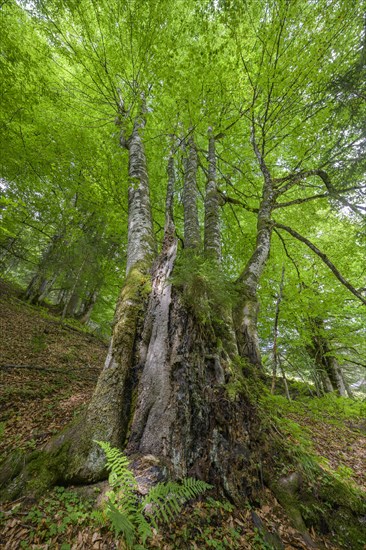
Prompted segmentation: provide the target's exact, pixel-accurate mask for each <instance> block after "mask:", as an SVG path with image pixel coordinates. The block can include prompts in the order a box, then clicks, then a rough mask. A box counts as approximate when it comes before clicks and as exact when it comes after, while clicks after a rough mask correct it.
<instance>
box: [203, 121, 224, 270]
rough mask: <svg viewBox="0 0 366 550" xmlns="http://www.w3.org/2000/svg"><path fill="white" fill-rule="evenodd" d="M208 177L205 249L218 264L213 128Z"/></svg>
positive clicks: (210, 132) (218, 244) (219, 244)
mask: <svg viewBox="0 0 366 550" xmlns="http://www.w3.org/2000/svg"><path fill="white" fill-rule="evenodd" d="M208 137H209V143H208V178H207V185H206V195H205V233H204V250H205V254H206V256H207V257H208V258H210V259H212V260H213V261H214V262H216V263H217V264H220V262H221V232H220V214H219V194H218V192H217V181H216V151H215V138H214V135H213V132H212V128H209V130H208Z"/></svg>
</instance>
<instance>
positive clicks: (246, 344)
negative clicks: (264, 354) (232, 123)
mask: <svg viewBox="0 0 366 550" xmlns="http://www.w3.org/2000/svg"><path fill="white" fill-rule="evenodd" d="M252 143H253V148H254V152H255V154H256V156H257V159H258V162H259V165H260V168H261V171H262V174H263V189H262V200H261V203H260V206H259V210H258V218H257V236H256V245H255V249H254V252H253V254H252V256H251V257H250V259H249V261H248V263H247V265H246V266H245V268H244V270H243V272H242V274H241V275H240V277H239V279H238V283H237V286H238V295H239V299H238V303H237V306H236V308H235V311H234V323H235V328H236V333H237V341H238V347H239V353H240V355H241V356H242V357H244V358H246V359H247V360H248V361H249V363H251V364H252V365H256V366H257V367H258V368H261V366H262V361H261V354H260V349H259V339H258V329H257V320H258V309H259V304H258V296H257V289H258V285H259V280H260V277H261V275H262V273H263V270H264V267H265V264H266V261H267V259H268V256H269V251H270V247H271V236H272V221H271V215H272V209H273V205H274V191H273V183H272V179H271V175H270V173H269V171H268V168H267V166H266V164H265V162H264V160H263V158H262V156H261V153H260V152H259V149H258V146H257V144H256V142H255V138H254V134H253V136H252Z"/></svg>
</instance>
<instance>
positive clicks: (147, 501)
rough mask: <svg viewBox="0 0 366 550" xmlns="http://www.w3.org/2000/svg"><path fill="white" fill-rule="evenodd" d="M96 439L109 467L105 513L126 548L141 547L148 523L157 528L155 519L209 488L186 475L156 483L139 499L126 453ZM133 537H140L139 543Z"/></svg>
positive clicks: (162, 518) (166, 517)
mask: <svg viewBox="0 0 366 550" xmlns="http://www.w3.org/2000/svg"><path fill="white" fill-rule="evenodd" d="M97 443H98V445H100V446H101V448H102V449H103V451H104V452H105V455H106V459H107V468H108V470H109V471H110V475H109V483H110V485H111V487H112V491H110V492H109V493H108V502H107V509H106V514H107V517H108V518H109V520H110V521H111V523H112V525H113V527H114V529H115V531H116V533H117V534H122V535H123V537H124V539H125V540H126V543H127V545H128V547H129V548H134V549H138V548H144V544H145V542H146V540H147V539H148V538H150V537H151V536H152V528H151V525H150V523H151V524H152V525H154V527H155V528H157V527H158V523H159V522H168V521H170V520H171V519H172V518H174V517H175V516H176V515H177V514H178V513H179V512H180V510H181V509H182V506H183V504H184V503H185V502H187V501H188V500H190V499H193V498H196V497H198V496H199V495H200V494H202V493H203V492H205V491H207V490H208V489H211V488H212V487H211V485H209V484H208V483H205V482H204V481H200V480H195V479H192V478H186V479H184V480H183V481H182V483H181V484H180V483H176V482H173V481H168V482H166V483H158V484H157V485H155V486H154V487H152V488H151V489H150V491H149V493H148V494H147V495H146V496H145V497H144V498H143V499H142V500H140V499H139V498H138V495H137V481H136V478H135V476H134V474H133V473H132V472H131V470H129V468H128V466H129V461H128V459H127V458H126V456H125V455H124V454H123V453H122V452H121V451H119V450H118V449H116V448H114V447H111V446H110V445H109V443H107V442H102V441H97ZM145 516H147V517H145ZM137 541H141V542H142V546H141V545H140V544H139V543H138V542H137Z"/></svg>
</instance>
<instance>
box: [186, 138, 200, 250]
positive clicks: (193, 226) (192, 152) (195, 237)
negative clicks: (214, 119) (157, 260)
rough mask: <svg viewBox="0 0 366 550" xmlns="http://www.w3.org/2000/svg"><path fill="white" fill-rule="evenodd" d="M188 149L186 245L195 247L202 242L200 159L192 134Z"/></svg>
mask: <svg viewBox="0 0 366 550" xmlns="http://www.w3.org/2000/svg"><path fill="white" fill-rule="evenodd" d="M186 150H187V151H188V154H187V158H186V159H185V162H184V185H183V208H184V246H185V248H193V249H195V248H199V246H200V244H201V235H200V224H199V219H198V207H197V167H198V159H197V152H196V147H195V144H194V140H193V137H192V135H191V136H190V137H189V139H188V144H187V147H186Z"/></svg>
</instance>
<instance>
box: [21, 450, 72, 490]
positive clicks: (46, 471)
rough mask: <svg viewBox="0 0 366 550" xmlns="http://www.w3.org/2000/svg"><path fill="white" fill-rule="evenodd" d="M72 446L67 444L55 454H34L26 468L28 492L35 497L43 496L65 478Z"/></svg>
mask: <svg viewBox="0 0 366 550" xmlns="http://www.w3.org/2000/svg"><path fill="white" fill-rule="evenodd" d="M69 447H70V444H69V443H65V444H64V445H62V446H61V447H60V448H59V449H57V451H55V452H47V451H36V452H35V453H32V455H31V457H30V461H29V463H28V464H27V467H26V473H27V478H28V479H27V486H26V492H27V493H30V494H32V495H34V496H38V495H41V494H43V493H44V492H45V491H46V490H47V489H49V488H51V487H53V486H54V485H55V484H56V483H57V482H58V481H60V480H62V479H63V478H64V477H65V471H66V468H67V466H68V451H69Z"/></svg>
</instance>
